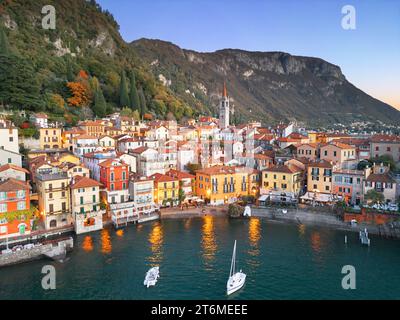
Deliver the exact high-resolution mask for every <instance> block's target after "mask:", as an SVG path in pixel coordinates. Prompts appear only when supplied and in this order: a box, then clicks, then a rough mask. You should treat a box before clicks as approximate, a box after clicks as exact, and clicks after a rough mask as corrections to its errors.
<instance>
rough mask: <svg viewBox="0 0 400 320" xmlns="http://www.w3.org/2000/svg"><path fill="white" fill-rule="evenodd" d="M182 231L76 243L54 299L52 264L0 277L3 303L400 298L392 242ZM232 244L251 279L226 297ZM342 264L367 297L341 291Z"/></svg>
mask: <svg viewBox="0 0 400 320" xmlns="http://www.w3.org/2000/svg"><path fill="white" fill-rule="evenodd" d="M185 222H186V221H185ZM185 222H184V221H183V220H164V221H162V222H161V223H160V222H152V223H148V224H144V225H143V226H142V227H140V229H139V228H136V226H133V225H132V226H128V227H127V228H124V229H123V237H120V236H118V235H117V232H116V231H115V230H114V229H113V228H109V229H105V230H103V231H101V232H95V233H91V234H88V235H80V236H77V237H76V247H75V248H74V250H73V251H72V252H71V253H70V254H69V257H70V259H69V260H68V261H65V262H64V263H63V264H57V267H56V268H57V290H54V292H51V293H48V292H43V289H42V287H41V286H40V282H41V280H42V276H43V275H42V274H41V272H40V271H41V268H42V266H43V265H44V264H48V261H47V260H38V261H34V262H31V263H27V264H21V265H17V266H13V267H10V268H7V269H5V271H4V272H2V271H0V300H1V299H32V297H34V298H35V299H135V300H141V299H161V300H165V299H167V300H168V299H172V300H176V299H227V298H228V299H332V298H333V299H383V298H386V299H398V298H399V288H400V278H399V272H398V266H399V265H400V254H399V251H398V242H396V241H394V240H386V239H381V238H378V237H374V236H371V238H372V246H371V248H370V249H369V250H368V249H367V248H366V247H364V246H362V245H361V244H360V241H359V239H358V235H357V234H356V233H354V234H353V233H352V234H350V233H347V235H348V246H347V247H346V246H345V244H344V241H343V238H344V236H345V235H346V233H345V232H342V231H336V230H331V229H324V228H321V227H314V226H307V227H306V228H305V227H302V226H297V225H285V224H276V223H269V222H268V221H266V220H263V219H257V218H254V219H246V220H230V219H225V218H215V217H214V218H213V217H204V218H200V217H199V218H193V219H191V220H190V229H189V230H188V231H186V229H185V227H184V223H185ZM138 230H141V231H140V232H138ZM235 239H236V240H237V241H238V243H237V255H238V256H237V257H238V268H242V269H243V272H245V273H246V274H247V279H246V285H245V287H244V288H243V289H242V290H240V291H238V292H237V294H235V295H232V296H229V297H227V296H226V292H225V290H226V281H227V279H228V276H229V267H230V263H231V257H232V249H233V242H234V240H235ZM111 243H112V244H111ZM89 251H90V252H89ZM154 264H158V265H160V267H161V279H160V281H159V282H158V283H157V286H156V287H155V288H151V289H147V288H146V287H144V286H143V277H144V274H145V271H147V270H148V268H149V267H150V266H154ZM346 264H350V265H354V266H355V267H356V269H357V286H359V284H360V286H361V285H362V286H363V288H362V290H347V291H344V290H343V289H342V287H341V281H342V278H343V275H342V274H341V270H342V266H343V265H346ZM58 268H60V270H58ZM77 270H79V272H77ZM371 270H372V271H373V272H372V271H371ZM377 270H378V271H377ZM379 270H381V272H379ZM382 270H384V271H382ZM382 272H383V273H382ZM21 283H23V284H24V287H23V290H21V285H20V284H21ZM38 284H39V285H38Z"/></svg>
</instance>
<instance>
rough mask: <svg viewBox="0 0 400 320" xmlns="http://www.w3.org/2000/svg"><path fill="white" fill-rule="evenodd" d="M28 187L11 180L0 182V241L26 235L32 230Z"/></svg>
mask: <svg viewBox="0 0 400 320" xmlns="http://www.w3.org/2000/svg"><path fill="white" fill-rule="evenodd" d="M32 214H33V212H31V210H30V186H29V184H28V183H26V182H24V181H20V180H16V179H13V178H9V179H7V180H4V181H1V182H0V239H3V238H7V237H13V236H21V235H27V234H30V233H31V230H32V223H33V220H32Z"/></svg>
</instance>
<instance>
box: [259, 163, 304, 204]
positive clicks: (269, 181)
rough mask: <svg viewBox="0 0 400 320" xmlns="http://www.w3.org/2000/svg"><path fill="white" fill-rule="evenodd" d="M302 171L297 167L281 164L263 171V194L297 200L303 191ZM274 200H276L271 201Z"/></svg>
mask: <svg viewBox="0 0 400 320" xmlns="http://www.w3.org/2000/svg"><path fill="white" fill-rule="evenodd" d="M301 182H302V170H301V169H300V168H299V167H297V166H295V165H284V164H279V165H275V166H273V167H271V168H268V169H265V170H263V171H262V179H261V192H260V193H261V194H262V195H270V196H271V198H277V197H280V196H282V195H283V194H284V196H285V198H286V197H287V198H289V199H291V200H294V199H296V198H297V197H298V196H299V194H300V191H301V188H302V185H301ZM271 200H274V199H271Z"/></svg>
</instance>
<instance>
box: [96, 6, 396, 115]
mask: <svg viewBox="0 0 400 320" xmlns="http://www.w3.org/2000/svg"><path fill="white" fill-rule="evenodd" d="M98 3H100V5H101V6H102V8H103V9H108V10H109V11H110V12H111V13H112V14H113V15H114V17H115V19H116V20H117V21H118V23H119V25H120V27H121V29H120V31H121V34H122V36H123V38H124V39H125V40H126V41H128V42H130V41H133V40H136V39H139V38H151V39H161V40H166V41H171V42H173V43H175V44H177V45H178V46H180V47H182V48H185V49H192V50H196V51H202V52H209V51H215V50H219V49H224V48H237V49H243V50H250V51H255V50H257V51H284V52H288V53H290V54H294V55H304V56H313V57H320V58H322V59H325V60H327V61H328V62H331V63H334V64H336V65H338V66H340V67H341V68H342V71H343V73H344V74H345V76H346V77H347V79H348V80H349V81H350V82H352V83H353V84H354V85H356V86H357V87H359V88H360V89H362V90H364V91H365V92H367V93H368V94H370V95H372V96H374V97H376V98H378V99H380V100H382V101H384V102H386V103H389V104H390V105H392V106H394V107H397V108H398V109H400V0H344V1H341V0H247V1H246V0H98ZM345 5H353V6H354V7H355V9H356V29H355V30H344V29H343V28H342V24H341V21H342V17H343V16H344V15H343V14H342V7H343V6H345Z"/></svg>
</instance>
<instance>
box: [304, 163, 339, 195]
mask: <svg viewBox="0 0 400 320" xmlns="http://www.w3.org/2000/svg"><path fill="white" fill-rule="evenodd" d="M332 172H333V165H332V163H330V162H328V161H326V160H316V161H314V162H309V163H308V166H307V191H308V192H314V193H329V194H330V193H332Z"/></svg>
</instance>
